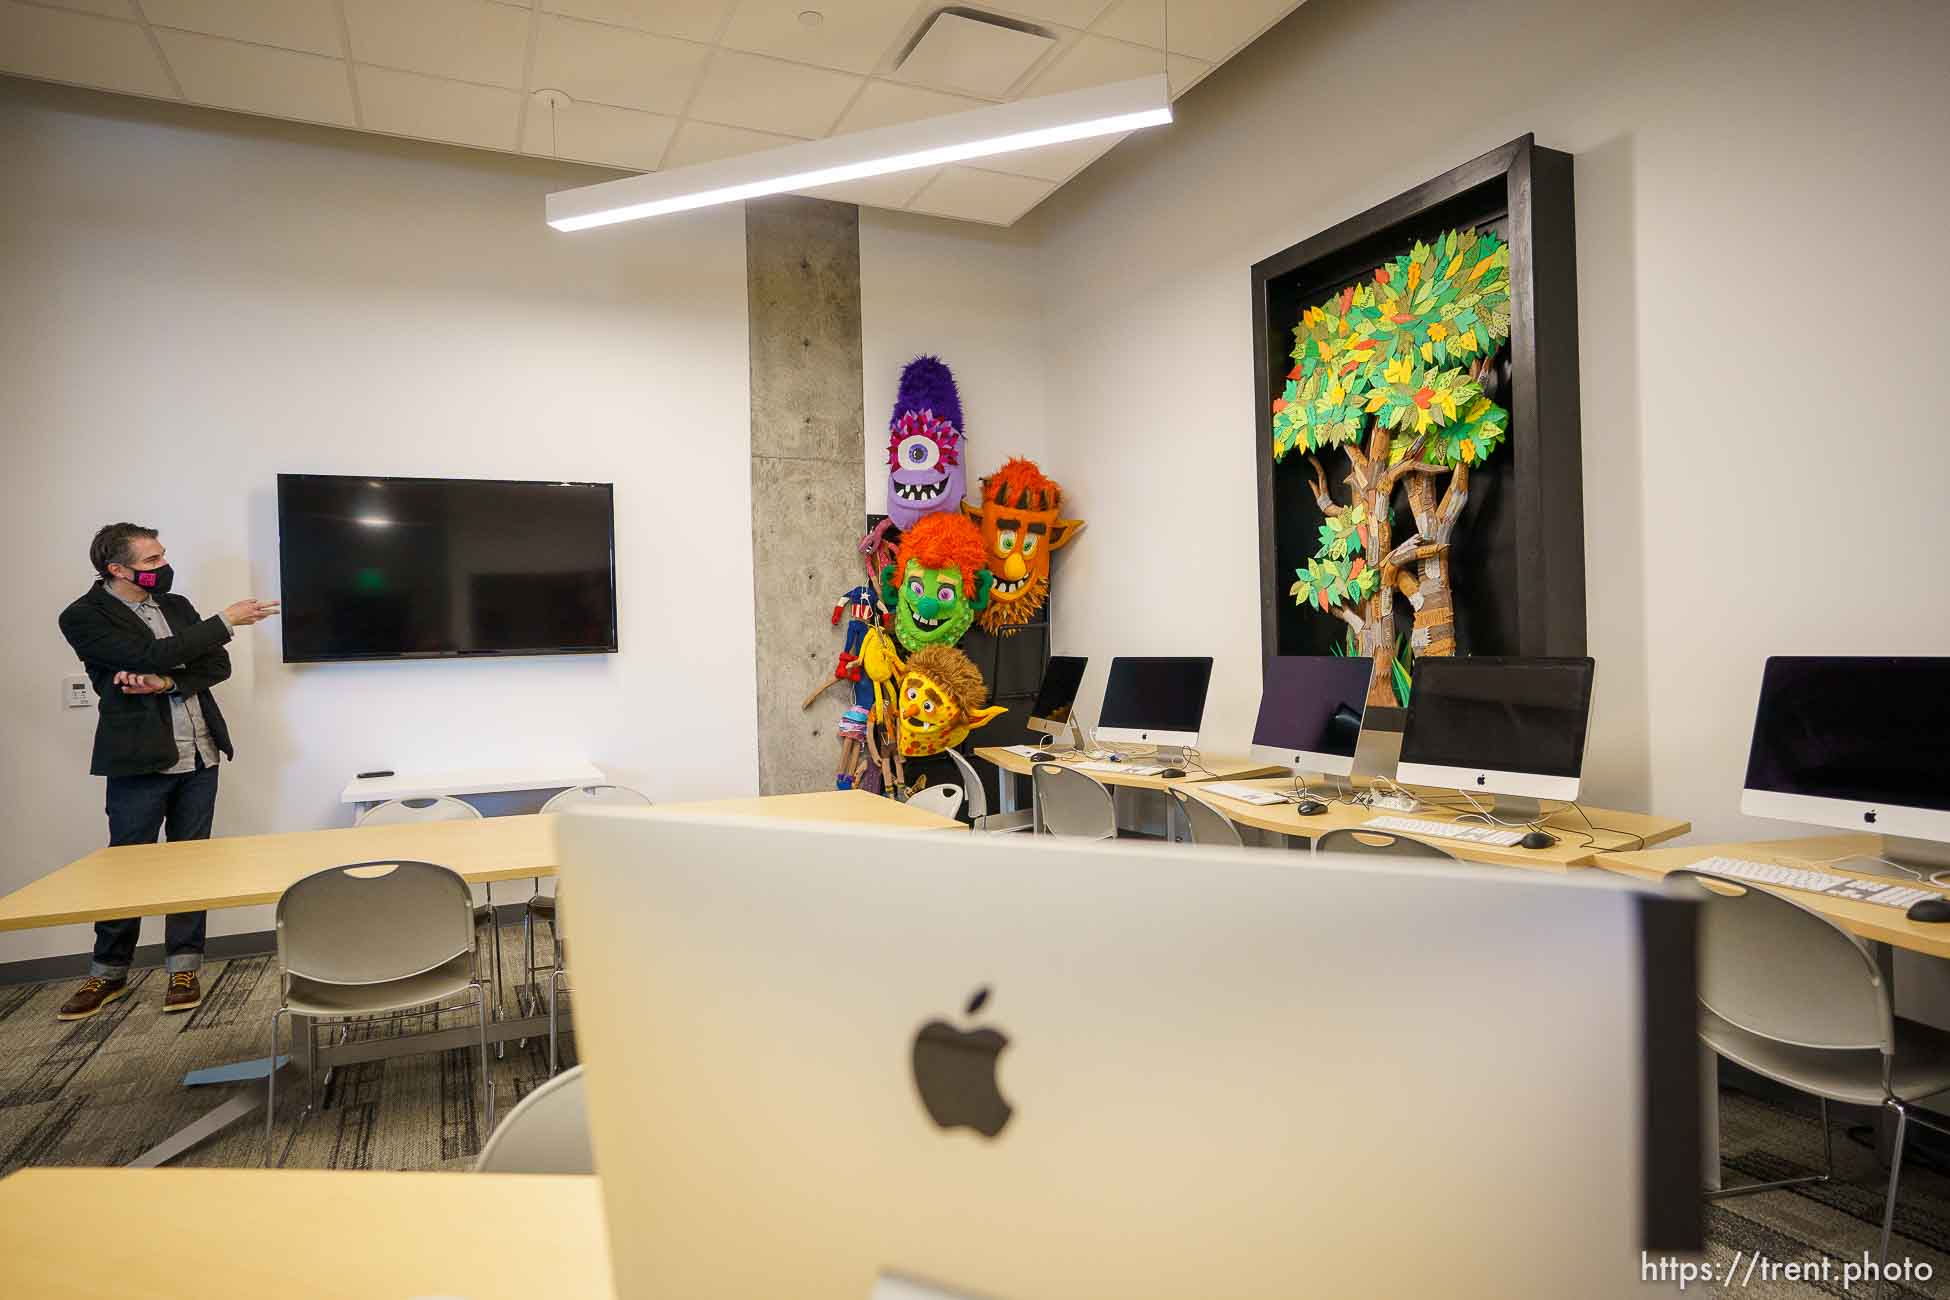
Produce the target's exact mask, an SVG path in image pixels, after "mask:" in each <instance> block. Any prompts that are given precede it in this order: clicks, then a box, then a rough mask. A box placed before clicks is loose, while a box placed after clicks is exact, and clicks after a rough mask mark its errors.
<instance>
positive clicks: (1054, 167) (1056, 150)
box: [982, 132, 1129, 181]
mask: <svg viewBox="0 0 1950 1300" xmlns="http://www.w3.org/2000/svg"><path fill="white" fill-rule="evenodd" d="M1125 134H1126V135H1128V134H1129V132H1126V133H1125ZM1123 138H1124V136H1122V135H1104V136H1098V137H1097V138H1096V139H1094V140H1072V141H1070V143H1068V144H1052V145H1045V146H1044V147H1042V148H1041V149H1023V150H1021V151H1019V152H1017V153H1004V154H997V155H996V156H995V157H993V158H984V159H982V166H983V167H984V168H986V169H988V170H991V171H998V172H1008V173H1010V174H1011V175H1014V176H1034V177H1036V178H1037V179H1038V180H1045V181H1067V180H1069V179H1070V177H1072V176H1074V175H1076V174H1077V173H1078V172H1080V171H1082V170H1083V169H1084V168H1085V167H1088V166H1089V165H1090V164H1091V163H1093V162H1096V161H1097V160H1098V159H1099V158H1101V157H1103V156H1104V155H1105V154H1107V153H1109V152H1110V151H1111V150H1112V149H1113V148H1115V147H1116V145H1117V142H1118V141H1119V140H1122V139H1123Z"/></svg>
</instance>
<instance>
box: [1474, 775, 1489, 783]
mask: <svg viewBox="0 0 1950 1300" xmlns="http://www.w3.org/2000/svg"><path fill="white" fill-rule="evenodd" d="M1489 783H1490V778H1489V777H1488V776H1487V775H1478V776H1477V778H1476V784H1477V785H1488V784H1489Z"/></svg>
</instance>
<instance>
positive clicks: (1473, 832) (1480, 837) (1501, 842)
mask: <svg viewBox="0 0 1950 1300" xmlns="http://www.w3.org/2000/svg"><path fill="white" fill-rule="evenodd" d="M1356 829H1360V830H1367V829H1373V830H1378V831H1394V832H1395V833H1397V834H1399V835H1429V836H1433V837H1435V838H1436V839H1443V840H1460V841H1462V842H1463V843H1465V844H1494V845H1496V846H1497V847H1499V848H1506V849H1507V848H1509V847H1510V846H1511V845H1513V844H1515V843H1517V842H1518V841H1519V840H1521V839H1523V832H1522V831H1505V830H1498V829H1497V828H1496V827H1494V826H1471V825H1468V824H1467V823H1464V822H1432V821H1426V820H1424V819H1423V818H1420V817H1370V818H1369V819H1368V820H1367V821H1366V822H1364V823H1363V824H1362V825H1361V826H1360V827H1357V828H1356Z"/></svg>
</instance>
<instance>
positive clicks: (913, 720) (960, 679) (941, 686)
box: [896, 645, 1008, 758]
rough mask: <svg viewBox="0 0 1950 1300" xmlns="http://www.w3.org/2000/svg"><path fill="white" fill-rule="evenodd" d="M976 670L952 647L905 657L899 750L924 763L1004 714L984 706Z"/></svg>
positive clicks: (986, 694) (984, 694) (982, 687)
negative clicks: (923, 759) (929, 757)
mask: <svg viewBox="0 0 1950 1300" xmlns="http://www.w3.org/2000/svg"><path fill="white" fill-rule="evenodd" d="M988 698H989V688H988V687H987V685H985V684H984V683H983V681H982V673H981V670H980V669H978V668H976V667H975V663H974V661H973V660H971V659H970V658H969V657H968V656H967V655H965V654H963V653H962V652H961V651H959V650H957V649H955V648H954V647H953V646H945V645H931V646H924V647H922V648H921V649H919V650H916V651H915V652H914V653H913V654H911V655H909V656H908V657H907V667H906V671H905V672H904V673H903V674H902V675H901V684H900V694H899V697H898V699H897V701H896V703H897V704H898V705H899V708H900V750H901V753H902V754H903V755H904V756H906V757H908V758H925V757H926V756H928V755H929V754H939V753H941V752H942V751H943V750H947V749H953V748H954V747H955V746H956V745H959V744H961V742H962V741H963V740H965V739H966V738H967V736H968V733H969V732H971V731H973V730H974V729H975V728H977V727H981V726H986V725H988V722H989V720H990V719H992V718H996V717H1000V716H1001V715H1002V714H1004V713H1007V712H1008V710H1007V709H1005V708H1003V707H1002V706H1001V705H994V706H991V707H986V708H985V707H984V706H985V705H987V704H988Z"/></svg>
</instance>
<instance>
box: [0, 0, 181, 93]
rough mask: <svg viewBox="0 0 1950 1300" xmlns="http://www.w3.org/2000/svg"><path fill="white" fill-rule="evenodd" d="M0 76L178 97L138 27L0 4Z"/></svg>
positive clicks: (55, 11) (159, 61) (89, 17)
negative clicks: (15, 76)
mask: <svg viewBox="0 0 1950 1300" xmlns="http://www.w3.org/2000/svg"><path fill="white" fill-rule="evenodd" d="M0 72H17V73H19V74H20V75H21V76H23V77H45V78H47V79H49V80H51V81H72V82H75V83H77V84H79V85H83V86H99V87H101V88H102V89H104V90H123V91H127V92H129V93H130V94H133V95H155V96H158V97H160V98H163V99H174V98H176V90H175V88H174V87H173V86H171V85H170V84H169V75H168V74H167V73H165V72H164V71H163V66H162V60H161V59H158V58H157V57H156V51H155V49H154V48H153V47H152V46H151V45H150V44H149V37H148V35H147V34H146V33H145V32H144V31H143V30H142V29H141V28H140V27H138V26H136V25H135V24H134V23H117V22H110V21H109V20H108V19H106V18H96V17H94V16H93V15H90V14H81V13H70V12H68V11H66V10H61V9H39V8H35V7H33V6H30V5H22V4H0Z"/></svg>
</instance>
